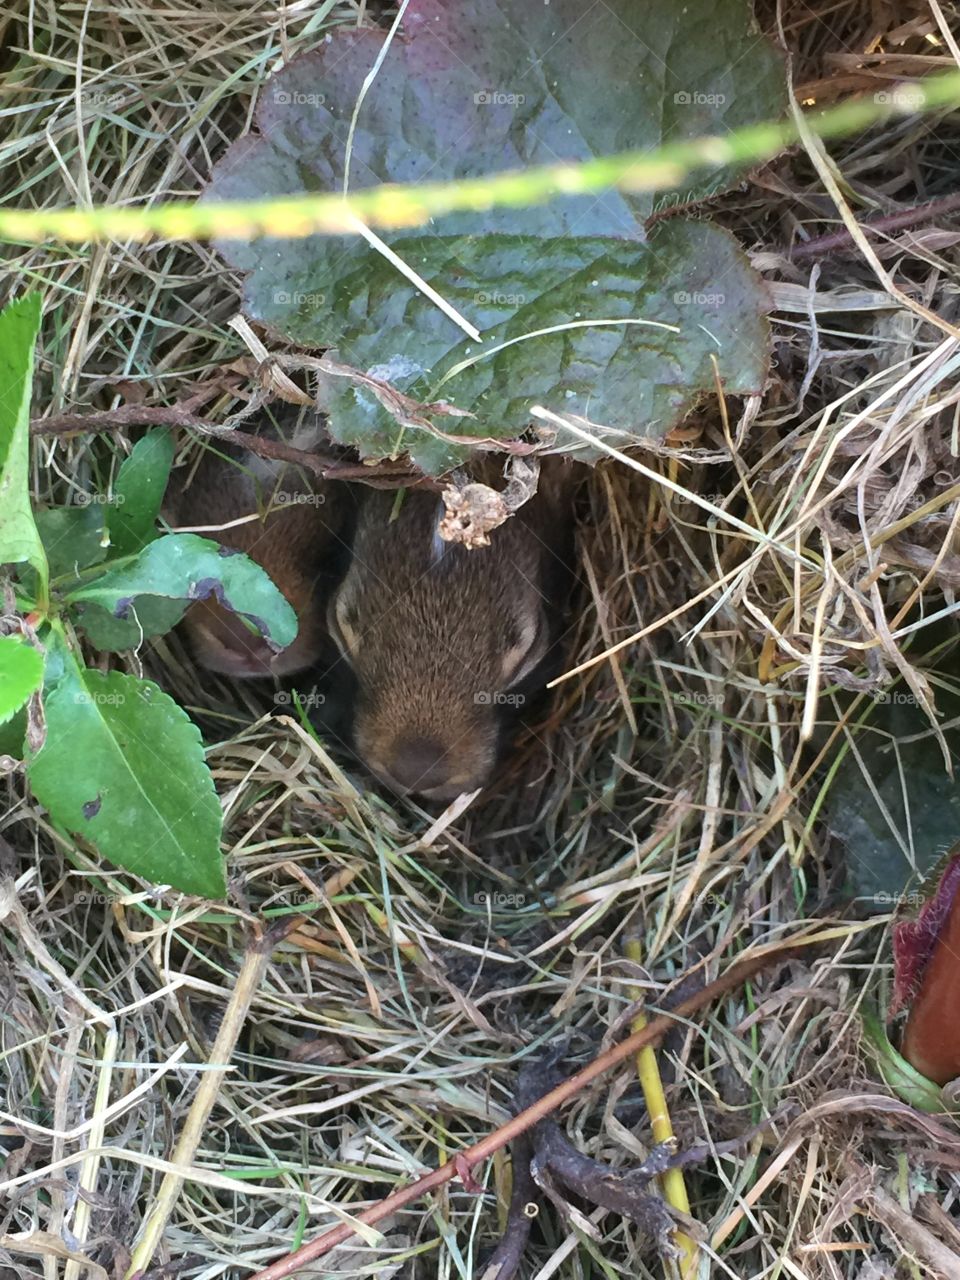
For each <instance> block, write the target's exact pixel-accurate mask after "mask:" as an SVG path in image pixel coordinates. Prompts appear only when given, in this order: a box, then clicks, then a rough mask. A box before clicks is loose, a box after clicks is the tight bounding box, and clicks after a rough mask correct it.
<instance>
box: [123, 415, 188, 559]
mask: <svg viewBox="0 0 960 1280" xmlns="http://www.w3.org/2000/svg"><path fill="white" fill-rule="evenodd" d="M172 465H173V433H172V432H170V431H168V430H167V429H166V428H163V429H160V430H157V431H151V432H150V433H149V434H148V435H145V436H144V437H143V439H142V440H138V441H137V443H136V444H135V445H134V446H133V449H132V450H131V451H130V456H129V457H128V458H125V459H124V461H123V463H122V464H121V466H120V469H119V471H118V472H117V478H116V481H115V482H114V485H113V503H112V507H111V509H110V510H109V512H108V515H107V525H108V527H109V530H110V540H111V542H112V543H113V548H114V549H113V552H112V553H111V559H115V558H117V557H119V556H128V555H133V554H135V553H136V552H137V551H142V550H143V548H144V547H145V546H146V545H147V543H148V542H152V541H153V540H154V538H156V537H157V536H158V534H157V529H156V522H157V516H158V515H159V514H160V505H161V503H162V502H163V495H164V493H165V491H166V488H167V481H168V479H169V478H170V468H171V466H172Z"/></svg>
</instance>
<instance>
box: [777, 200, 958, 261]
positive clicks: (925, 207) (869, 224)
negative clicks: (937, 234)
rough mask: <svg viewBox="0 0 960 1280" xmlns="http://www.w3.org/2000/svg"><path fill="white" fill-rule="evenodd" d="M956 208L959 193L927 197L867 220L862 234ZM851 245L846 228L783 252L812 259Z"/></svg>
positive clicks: (897, 227)
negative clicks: (939, 197) (937, 197)
mask: <svg viewBox="0 0 960 1280" xmlns="http://www.w3.org/2000/svg"><path fill="white" fill-rule="evenodd" d="M955 209H960V192H954V194H953V195H950V196H944V197H943V198H942V199H941V200H928V201H927V203H926V204H921V205H917V206H916V207H915V208H913V209H901V210H900V212H899V213H889V214H886V215H885V216H884V217H882V218H874V219H872V220H870V219H868V220H867V221H865V222H861V223H860V229H861V230H862V231H863V232H864V234H865V235H870V233H871V232H888V231H901V230H902V229H903V228H904V227H913V226H916V225H917V223H919V222H929V221H930V219H931V218H937V217H940V215H941V214H944V213H952V212H953V211H954V210H955ZM852 247H853V237H852V236H851V234H850V232H849V231H831V232H830V234H829V235H825V236H815V237H814V239H813V240H805V241H804V242H803V243H802V244H795V245H793V247H792V248H791V249H789V250H788V251H787V252H788V254H789V256H790V258H791V260H792V261H794V262H796V261H797V259H798V258H813V257H817V256H819V255H820V254H822V253H829V252H830V250H831V249H849V248H852Z"/></svg>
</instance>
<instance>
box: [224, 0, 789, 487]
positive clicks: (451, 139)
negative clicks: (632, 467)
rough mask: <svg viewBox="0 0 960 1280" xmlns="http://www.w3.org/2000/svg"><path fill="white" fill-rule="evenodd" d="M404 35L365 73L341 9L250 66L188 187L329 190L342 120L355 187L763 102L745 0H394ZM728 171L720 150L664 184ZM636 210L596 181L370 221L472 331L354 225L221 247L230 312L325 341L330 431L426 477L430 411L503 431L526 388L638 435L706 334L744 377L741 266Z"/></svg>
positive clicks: (715, 245) (468, 430) (750, 286)
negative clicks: (211, 159)
mask: <svg viewBox="0 0 960 1280" xmlns="http://www.w3.org/2000/svg"><path fill="white" fill-rule="evenodd" d="M404 30H405V32H406V35H405V36H403V37H398V38H396V39H395V40H394V41H393V43H392V45H391V46H390V47H389V49H388V50H387V51H386V54H385V56H384V57H383V61H382V64H381V65H380V66H379V67H378V68H377V71H376V75H375V76H374V77H373V78H372V82H371V84H370V86H369V90H368V91H366V90H364V81H365V80H366V78H367V77H368V75H369V73H370V72H371V69H372V68H373V65H374V63H375V61H376V60H377V58H378V57H379V56H380V55H381V54H382V53H383V43H384V36H383V33H382V32H376V31H372V30H369V29H359V30H358V29H347V28H341V29H339V30H338V31H337V32H335V33H334V34H333V35H332V36H331V37H329V38H328V39H327V40H326V41H325V42H324V43H323V44H322V45H321V46H320V48H319V49H317V50H316V51H315V52H313V53H310V54H307V55H305V56H304V57H302V58H298V59H296V60H295V61H294V62H292V63H291V64H290V65H289V66H288V67H286V68H284V69H283V70H282V71H281V72H280V73H279V74H278V75H276V76H274V77H273V78H272V80H271V81H270V82H269V83H268V85H267V86H266V89H265V91H264V93H263V94H262V95H261V98H260V105H259V108H258V113H257V124H258V126H259V134H258V135H250V136H247V137H244V138H241V139H240V140H239V141H238V142H236V143H234V145H233V146H232V147H231V148H230V149H229V150H228V152H227V154H226V156H225V157H224V158H223V160H222V161H221V162H220V164H219V165H218V166H217V168H216V170H215V173H214V178H213V181H212V183H211V186H210V188H209V191H208V194H207V198H210V199H245V198H251V197H261V196H270V195H286V194H295V193H298V192H302V191H311V192H313V191H335V190H341V189H342V188H343V184H344V167H345V154H346V140H347V138H348V136H350V137H351V139H352V142H351V146H352V150H351V160H350V174H349V180H350V188H351V189H352V190H356V189H358V188H361V187H367V186H371V185H373V184H375V183H377V182H412V181H417V180H420V179H423V180H431V181H433V180H445V179H456V178H471V177H477V176H483V175H485V174H489V173H494V172H497V171H501V170H504V169H508V168H522V167H523V166H524V165H533V164H538V163H540V162H555V161H557V160H578V159H584V158H587V157H590V156H595V155H603V154H610V153H614V152H617V151H621V150H624V149H627V148H638V149H643V148H652V147H655V146H658V145H660V144H661V143H663V142H666V141H675V140H678V139H681V138H685V137H694V136H698V135H700V134H703V133H709V132H723V131H724V130H729V129H732V128H736V127H737V126H740V125H743V124H744V123H747V122H752V121H755V120H758V119H761V120H762V119H765V118H769V117H772V116H776V115H778V114H779V113H780V112H781V111H782V109H783V107H784V105H785V95H784V87H783V74H782V65H781V61H780V58H779V55H778V54H777V53H776V52H775V51H774V50H773V49H772V48H771V47H770V46H769V45H768V44H766V43H765V42H764V41H763V40H761V39H758V38H757V36H756V35H755V34H754V33H753V32H752V30H751V27H750V13H749V6H748V4H747V3H746V2H745V0H688V3H685V4H683V5H637V4H636V3H635V0H608V2H607V3H604V4H602V5H595V6H593V7H592V8H588V9H586V10H585V9H584V7H583V4H582V3H581V0H552V2H551V3H550V4H549V5H543V4H539V5H538V4H530V3H529V0H477V2H476V3H474V4H472V5H471V6H470V10H469V16H467V15H466V14H465V13H464V12H463V10H462V8H461V7H460V6H455V5H454V4H453V3H452V0H412V3H411V4H410V6H409V8H408V9H407V11H406V14H405V18H404ZM361 99H362V102H361V105H360V107H359V112H358V114H357V119H356V127H355V129H353V127H352V124H351V121H352V117H353V115H354V111H355V109H356V108H357V104H358V101H361ZM735 178H736V174H735V173H733V172H731V171H730V170H725V169H719V168H718V169H717V170H715V171H714V172H713V173H710V174H708V175H707V176H706V177H705V178H704V177H701V178H700V179H699V180H698V181H697V182H696V183H695V184H694V183H683V184H682V185H680V186H678V187H677V188H676V190H674V191H673V192H671V193H669V194H668V196H666V197H664V198H663V200H662V203H667V204H670V203H677V202H678V201H680V200H684V201H689V200H692V199H695V198H697V197H699V196H702V195H705V194H708V193H712V192H715V191H718V190H722V189H723V188H724V187H726V186H729V185H730V184H731V183H732V182H733V181H734V180H735ZM653 211H654V207H653V200H652V197H651V196H650V195H649V194H647V193H638V194H621V193H618V192H616V191H609V192H606V193H604V194H603V195H602V196H601V197H600V198H599V199H598V198H595V197H592V196H589V197H584V196H570V197H565V198H561V199H556V200H553V201H551V202H550V203H548V204H544V205H540V206H532V207H528V208H517V209H514V208H498V209H492V210H490V211H488V212H485V213H482V214H477V213H458V214H451V215H449V216H446V217H443V218H439V219H437V220H436V221H435V222H434V223H433V224H432V225H431V227H430V228H429V231H427V232H426V233H424V232H421V231H417V232H413V231H403V230H400V231H393V232H387V233H385V235H384V239H385V240H386V242H387V244H388V245H389V247H390V249H391V250H392V251H393V252H394V253H395V254H397V255H399V257H400V258H401V259H402V260H403V261H404V262H405V263H406V264H408V266H409V267H410V268H411V269H412V270H413V271H414V272H416V273H417V274H418V275H419V276H420V277H421V278H422V279H423V280H425V281H426V282H427V283H428V284H429V285H430V286H431V287H432V288H433V289H435V290H436V291H437V293H438V294H440V295H441V296H442V298H444V299H445V300H446V301H447V302H448V303H449V304H450V305H451V306H452V307H453V308H454V309H455V310H456V312H457V313H458V314H459V315H461V316H462V317H464V318H465V319H466V320H467V321H468V322H469V323H470V324H472V325H474V326H475V327H476V328H477V329H479V331H480V333H481V335H482V342H481V343H479V344H478V343H477V342H476V340H475V339H472V338H470V337H469V336H467V334H466V333H465V332H464V330H463V329H462V328H461V327H459V326H458V325H457V324H456V322H455V321H454V320H453V319H451V318H450V317H449V316H448V315H445V314H444V313H443V311H442V310H441V309H440V308H439V307H438V306H437V305H436V303H435V302H434V301H433V300H431V299H430V298H428V297H427V296H425V294H423V293H422V292H421V291H420V290H419V288H418V287H416V286H414V285H412V284H411V283H410V282H409V280H408V279H407V277H406V276H404V275H403V274H401V273H400V271H398V269H397V268H396V267H395V266H393V265H392V264H391V262H389V261H388V260H387V258H386V257H385V256H384V255H383V254H382V253H381V252H379V251H378V249H377V248H375V247H372V246H371V245H370V244H369V243H368V242H367V241H366V240H365V239H363V238H361V237H359V236H358V237H352V238H351V237H310V238H307V239H300V240H289V239H281V238H272V237H271V238H263V239H260V240H255V241H252V242H245V241H240V240H231V241H227V242H224V243H223V244H222V245H220V246H219V247H220V250H221V252H222V253H223V254H224V256H225V257H226V258H227V259H228V260H229V261H230V262H231V263H232V264H233V265H234V266H236V267H238V268H239V269H240V270H242V271H244V272H248V273H250V274H249V278H248V280H247V282H246V289H245V308H246V310H247V312H248V314H249V315H251V316H252V317H253V318H255V319H257V320H259V321H261V322H263V323H265V324H267V325H269V326H270V327H271V328H272V329H274V330H277V331H279V332H281V333H283V334H284V335H285V336H287V337H289V338H292V339H293V340H294V341H296V342H298V343H300V344H302V345H304V346H309V347H318V346H319V347H329V348H336V349H337V352H338V359H339V363H340V364H341V365H343V366H347V367H348V368H349V369H351V370H353V371H359V372H360V374H362V375H369V376H368V377H367V380H366V381H363V380H362V379H360V378H358V377H357V376H356V372H354V373H353V374H349V373H347V374H342V375H340V376H339V377H338V378H337V379H336V380H335V390H334V398H333V402H332V404H331V429H332V431H333V434H334V435H335V436H336V437H337V438H338V439H340V440H342V441H344V442H345V443H350V444H355V445H357V446H358V447H359V448H360V450H361V452H363V453H365V454H370V455H374V456H382V455H386V454H391V453H396V452H398V451H400V450H403V449H406V450H409V451H410V452H411V454H412V456H413V457H414V459H415V460H416V461H417V462H419V463H420V464H421V465H422V466H424V467H426V468H428V469H430V470H433V471H440V470H443V469H446V468H448V467H449V466H451V465H452V464H453V463H455V462H457V461H459V460H461V459H462V458H463V457H464V456H465V454H466V452H467V448H466V446H465V445H463V444H460V443H457V442H451V441H448V440H444V439H442V438H438V436H437V434H436V432H437V431H441V432H443V433H446V434H448V435H449V434H453V435H456V436H466V437H481V436H494V437H497V438H504V437H508V436H511V435H515V434H516V433H517V431H519V430H522V429H523V428H524V427H526V426H527V425H528V424H529V420H530V408H531V406H532V405H533V404H534V403H536V402H537V401H540V402H542V403H544V404H546V406H547V407H548V408H551V409H553V410H555V411H557V412H561V413H568V414H574V415H579V416H582V417H586V418H588V419H589V420H590V421H592V422H593V423H596V424H598V425H600V426H605V427H608V428H614V429H617V430H619V431H623V432H626V433H627V436H626V439H622V438H621V439H616V438H615V439H616V442H617V443H620V444H624V443H629V442H630V439H631V438H632V437H636V436H650V435H655V436H656V435H662V434H664V433H665V432H666V431H667V430H668V429H669V428H670V427H671V426H672V425H673V424H674V423H675V422H676V421H677V420H678V418H680V417H681V416H682V415H683V414H684V412H685V411H686V410H687V409H688V408H689V406H690V405H691V403H692V402H693V401H694V399H695V398H696V397H697V395H698V394H699V393H700V392H701V391H703V390H711V389H713V387H714V374H713V369H712V366H711V365H710V361H709V355H710V354H711V353H713V354H715V355H716V357H717V359H718V362H719V368H720V373H721V377H722V379H723V381H724V384H725V386H726V388H727V389H728V391H730V392H732V393H747V392H753V391H758V390H759V389H760V388H761V387H762V386H763V383H764V380H765V377H766V373H767V368H768V362H769V338H768V333H767V326H766V321H765V316H764V312H765V309H766V299H765V294H764V289H763V286H762V283H761V282H760V280H759V279H758V277H757V276H756V275H755V274H754V272H753V271H752V270H751V268H750V267H749V265H748V264H747V262H746V260H745V258H744V256H743V255H742V254H741V253H740V251H739V249H738V247H737V245H736V242H735V241H734V239H733V237H732V236H730V235H729V234H728V233H726V232H725V231H723V230H720V229H718V228H714V227H710V226H708V225H705V224H703V223H702V222H690V221H684V220H671V221H669V222H667V223H664V224H662V225H660V226H658V227H657V228H656V229H655V230H654V231H653V232H652V234H651V235H650V236H649V238H648V237H647V236H646V235H645V234H644V230H643V220H644V219H646V218H647V217H648V216H649V215H650V214H651V213H652V212H653ZM631 320H632V321H642V322H644V323H640V324H628V323H625V322H627V321H631ZM603 321H613V322H614V323H612V324H603V323H601V322H603ZM649 322H657V323H658V324H659V325H661V326H663V325H669V326H676V331H674V330H673V329H671V328H663V327H659V328H658V327H652V326H651V324H650V323H649ZM558 327H561V329H560V331H559V332H557V331H556V330H557V328H558ZM544 330H548V331H550V332H543V331H544ZM481 353H486V354H484V356H483V358H481V359H480V360H479V361H477V362H473V363H471V361H474V360H475V358H476V357H477V356H478V355H480V354H481ZM465 362H466V363H465ZM370 377H373V378H375V379H376V380H377V381H378V382H380V383H385V384H387V387H386V391H384V390H383V389H382V388H374V387H373V386H372V384H371V383H370V381H369V378H370ZM375 389H376V390H379V391H380V393H381V394H380V397H379V398H378V397H377V395H375V394H374V390H375ZM391 389H392V390H393V391H399V392H401V393H403V395H405V396H407V397H409V398H410V400H412V401H413V403H412V404H410V403H408V402H404V401H398V400H397V398H396V396H393V397H391V396H390V394H389V392H390V390H391ZM438 400H439V401H444V402H446V403H447V404H448V405H453V406H454V407H455V408H456V409H457V410H458V411H460V414H461V415H462V414H467V415H473V416H457V415H455V414H452V413H450V412H448V411H447V410H446V409H445V408H444V406H443V405H442V404H440V405H438V404H437V403H435V402H436V401H438Z"/></svg>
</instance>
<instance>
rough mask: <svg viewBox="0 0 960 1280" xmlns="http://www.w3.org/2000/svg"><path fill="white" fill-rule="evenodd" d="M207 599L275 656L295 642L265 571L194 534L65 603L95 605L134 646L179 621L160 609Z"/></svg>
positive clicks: (176, 537) (156, 548)
mask: <svg viewBox="0 0 960 1280" xmlns="http://www.w3.org/2000/svg"><path fill="white" fill-rule="evenodd" d="M208 596H214V597H215V598H216V599H217V600H219V601H220V602H221V603H222V604H224V605H226V606H227V607H228V608H230V609H233V610H234V611H235V612H236V613H239V614H240V615H241V616H242V617H244V618H246V619H247V620H248V621H249V622H250V623H251V625H252V626H254V627H256V629H257V630H258V631H259V633H260V634H261V635H262V636H264V637H265V638H266V640H267V641H268V643H269V644H271V645H275V646H276V648H277V650H280V649H283V648H285V647H286V646H287V645H288V644H290V643H291V642H292V641H293V640H294V638H295V637H296V634H297V617H296V614H295V613H294V611H293V609H291V607H290V605H289V604H288V603H287V601H286V600H285V599H284V597H283V595H282V594H281V593H280V591H278V590H277V588H276V587H275V586H274V585H273V583H272V582H271V581H270V578H269V577H268V576H267V574H266V573H265V572H264V571H263V569H261V568H260V566H259V565H258V564H255V563H254V562H253V561H252V560H250V559H249V558H248V557H247V556H245V555H241V554H240V553H239V552H236V551H231V550H228V549H226V548H224V547H220V546H219V545H218V544H217V543H216V542H211V541H210V539H209V538H199V537H197V535H196V534H192V533H170V534H166V535H165V536H164V537H161V538H158V539H157V540H156V541H155V542H151V543H150V545H149V546H147V547H145V548H144V550H143V551H141V552H140V554H139V555H138V556H136V557H135V558H134V559H133V560H131V561H130V562H129V563H127V564H124V565H123V566H118V567H117V568H115V569H108V570H107V571H106V572H105V573H104V574H103V575H102V576H101V577H99V578H96V579H94V581H92V582H89V583H87V584H85V585H84V586H83V587H81V588H79V589H78V590H76V591H73V592H71V594H70V595H69V596H68V597H67V599H68V600H69V601H70V603H72V604H75V605H79V604H83V605H96V606H98V607H99V608H100V609H103V610H106V612H107V613H108V614H109V615H111V616H112V617H113V618H114V619H119V620H120V621H121V622H127V623H129V625H130V631H129V633H128V634H129V635H130V636H131V637H132V644H133V645H136V644H138V643H139V641H140V639H142V637H143V636H144V635H156V634H159V633H160V632H161V631H166V630H169V627H170V626H172V625H173V623H174V622H176V621H177V620H178V617H176V616H174V614H175V610H164V609H162V608H159V609H158V608H157V607H156V605H157V604H158V603H166V602H169V601H178V602H186V601H191V600H202V599H206V598H207V597H208ZM171 617H173V622H171V621H170V619H171ZM87 623H88V617H87V616H85V617H84V624H85V625H86V624H87ZM138 624H139V625H138ZM93 625H96V624H95V623H94V624H93ZM150 628H156V629H150ZM107 647H109V648H114V647H116V645H115V644H109V645H108V646H107ZM126 647H129V646H126Z"/></svg>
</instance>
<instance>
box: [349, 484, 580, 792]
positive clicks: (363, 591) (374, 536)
mask: <svg viewBox="0 0 960 1280" xmlns="http://www.w3.org/2000/svg"><path fill="white" fill-rule="evenodd" d="M394 502H395V496H394V495H392V494H384V493H372V494H371V495H370V496H369V497H368V498H367V499H366V500H365V503H364V506H363V509H362V511H361V514H360V518H359V527H358V530H357V536H356V538H355V542H354V549H353V558H352V562H351V566H350V569H349V571H348V573H347V575H346V578H345V579H344V581H343V583H342V585H341V587H340V589H339V591H338V592H337V594H336V596H335V598H334V600H333V601H332V602H331V606H330V611H329V626H330V631H331V633H332V635H333V637H334V639H335V640H336V642H337V644H338V645H339V647H340V649H341V652H342V653H343V655H344V657H345V658H346V659H347V661H348V662H349V663H350V666H351V667H352V669H353V672H354V674H355V677H356V684H357V692H356V703H355V711H354V721H353V738H354V745H355V747H356V750H357V752H358V753H359V755H360V756H361V757H362V758H363V760H364V761H365V763H366V764H367V766H368V767H369V768H370V769H371V771H372V772H373V773H374V774H376V775H377V777H379V778H380V779H381V780H382V781H383V782H385V783H386V784H387V785H388V786H389V787H391V788H392V789H393V790H394V791H397V792H400V793H415V794H418V795H421V796H423V797H425V798H426V799H429V800H437V801H449V800H451V799H453V798H454V797H456V796H458V795H460V794H461V793H463V792H465V791H474V790H476V789H477V788H479V787H482V786H484V785H485V784H486V783H487V782H488V781H489V779H490V775H491V773H492V771H493V768H494V766H495V764H496V762H497V759H498V757H499V754H500V751H501V749H502V746H503V739H504V734H505V730H506V728H507V727H508V726H509V724H510V721H511V720H512V719H515V717H516V714H517V713H518V712H519V711H520V710H521V709H522V708H523V706H524V704H525V702H526V701H527V698H528V697H529V695H530V694H531V693H532V692H533V690H534V689H535V688H536V686H537V683H538V681H537V676H538V673H539V674H540V677H541V678H540V680H539V683H540V684H542V683H543V678H542V668H543V665H544V662H545V660H546V659H547V656H548V654H549V652H550V650H551V648H552V646H553V642H554V640H555V638H556V637H555V633H556V627H555V625H554V622H553V618H552V616H551V615H552V611H551V609H550V607H549V604H548V598H547V595H546V594H545V591H544V559H545V556H546V555H547V554H548V552H547V549H546V548H545V546H544V543H543V541H542V539H541V535H540V533H538V531H537V529H536V528H535V526H534V524H533V523H531V521H530V513H527V514H526V515H524V514H523V513H521V514H520V515H517V516H514V517H512V518H511V519H509V520H508V521H507V522H506V524H504V525H503V526H502V527H500V528H499V529H497V530H495V531H494V533H493V534H492V541H491V545H490V546H489V547H481V548H477V549H474V550H468V549H466V548H464V547H463V546H459V545H453V544H450V543H446V542H443V541H442V540H441V539H440V538H439V537H438V536H437V532H436V529H437V523H438V519H439V516H440V515H441V514H442V509H443V508H442V503H441V500H440V499H439V498H437V497H436V496H435V495H433V494H429V493H425V492H419V491H413V492H408V493H407V494H406V495H405V496H404V498H403V501H402V505H401V506H400V509H399V513H398V514H397V515H396V517H395V518H394V519H393V520H391V513H392V510H393V507H394Z"/></svg>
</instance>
